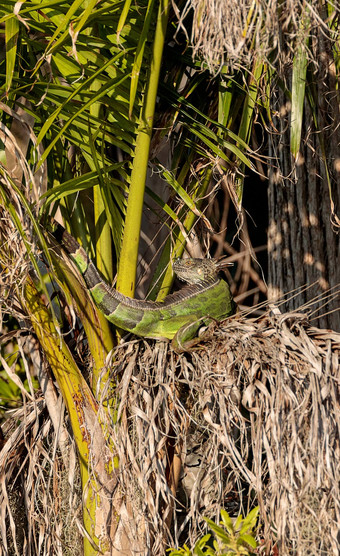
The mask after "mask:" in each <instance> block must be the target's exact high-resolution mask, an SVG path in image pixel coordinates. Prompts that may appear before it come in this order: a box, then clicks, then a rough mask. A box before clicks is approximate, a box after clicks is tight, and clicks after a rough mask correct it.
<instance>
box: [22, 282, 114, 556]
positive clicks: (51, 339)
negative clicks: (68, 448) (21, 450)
mask: <svg viewBox="0 0 340 556" xmlns="http://www.w3.org/2000/svg"><path fill="white" fill-rule="evenodd" d="M24 305H25V307H26V310H27V312H28V314H29V315H30V316H31V321H32V326H33V328H34V331H35V333H36V335H37V337H38V340H39V342H40V345H41V348H42V350H43V351H44V354H45V356H46V358H47V360H48V362H49V364H50V367H51V370H52V372H53V374H54V376H55V378H56V380H57V383H58V386H59V388H60V391H61V394H62V396H63V399H64V401H65V404H66V407H67V410H68V415H69V418H70V422H71V426H72V430H73V434H74V438H75V442H76V445H77V449H78V454H79V464H80V472H81V480H82V489H83V493H84V494H85V496H84V497H83V508H84V511H83V520H84V527H85V530H86V532H87V534H88V535H89V538H90V539H92V541H93V542H94V544H95V545H97V546H99V536H98V528H99V527H98V526H97V520H100V508H101V503H102V500H101V499H100V489H101V487H100V483H101V484H103V480H106V484H108V481H109V480H110V479H111V478H112V477H111V476H110V474H109V473H108V472H107V473H106V474H107V476H106V477H103V476H101V477H100V482H99V483H98V482H97V480H96V476H95V475H94V474H93V473H92V474H91V476H90V474H89V452H90V449H91V447H92V443H93V442H95V443H96V444H97V445H98V437H100V436H102V439H101V444H102V445H104V444H105V439H104V435H103V432H102V429H101V427H100V425H99V422H98V418H97V412H98V404H97V402H96V400H95V399H94V396H93V394H92V392H91V390H90V388H89V386H88V385H87V383H86V381H85V379H84V378H83V376H82V374H81V372H80V370H79V368H78V367H77V365H76V363H75V362H74V359H73V357H72V354H71V352H70V350H69V348H68V346H67V344H66V343H65V341H64V340H63V338H62V336H60V334H59V333H58V331H57V329H56V327H55V324H54V321H53V318H52V315H51V313H50V311H49V310H48V308H47V307H46V305H45V304H44V303H43V301H42V297H41V295H40V293H39V292H38V291H37V289H36V287H35V284H34V282H33V280H32V279H31V278H30V277H28V278H27V281H26V284H25V289H24ZM104 474H105V473H104ZM104 484H105V483H104ZM104 498H105V497H104ZM106 543H108V539H107V540H106V541H105V540H103V539H102V541H101V544H106ZM96 552H97V550H96V549H95V548H93V544H92V543H91V542H90V541H89V539H88V538H87V537H86V536H85V537H84V555H85V556H90V555H92V554H95V553H96Z"/></svg>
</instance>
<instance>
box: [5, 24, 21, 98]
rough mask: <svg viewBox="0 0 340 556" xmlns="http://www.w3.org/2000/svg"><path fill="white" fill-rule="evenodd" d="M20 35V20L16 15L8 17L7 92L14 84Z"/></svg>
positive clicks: (6, 30) (6, 38)
mask: <svg viewBox="0 0 340 556" xmlns="http://www.w3.org/2000/svg"><path fill="white" fill-rule="evenodd" d="M18 36H19V21H18V19H17V18H16V17H12V18H11V19H8V20H7V21H6V24H5V42H6V92H8V91H9V89H10V88H11V84H12V79H13V74H14V68H15V61H16V55H17V42H18Z"/></svg>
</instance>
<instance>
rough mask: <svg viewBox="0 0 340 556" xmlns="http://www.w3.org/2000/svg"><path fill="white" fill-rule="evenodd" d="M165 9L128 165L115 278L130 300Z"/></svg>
mask: <svg viewBox="0 0 340 556" xmlns="http://www.w3.org/2000/svg"><path fill="white" fill-rule="evenodd" d="M169 7H170V2H169V0H161V1H160V4H159V8H158V16H157V24H156V31H155V38H154V42H153V45H152V59H151V67H150V73H149V79H148V82H147V85H146V87H145V95H144V103H143V107H142V113H141V118H140V123H139V128H138V133H137V138H136V147H135V156H134V159H133V163H132V172H131V183H130V189H129V198H128V203H127V211H126V219H125V227H124V234H123V241H122V250H121V257H120V261H119V269H118V277H117V290H118V291H120V292H121V293H123V294H124V295H128V296H130V297H133V295H134V291H135V283H136V268H137V260H138V246H139V237H140V229H141V221H142V211H143V203H144V193H145V180H146V173H147V167H148V160H149V151H150V142H151V135H152V126H153V119H154V112H155V104H156V97H157V89H158V82H159V73H160V67H161V60H162V53H163V47H164V40H165V33H166V27H167V21H168V15H169Z"/></svg>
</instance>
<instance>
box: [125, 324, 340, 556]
mask: <svg viewBox="0 0 340 556" xmlns="http://www.w3.org/2000/svg"><path fill="white" fill-rule="evenodd" d="M339 349H340V334H337V333H335V332H332V331H329V330H319V329H316V328H312V327H310V326H309V325H308V324H307V322H306V321H305V316H304V315H303V314H285V315H269V314H268V315H267V316H265V317H262V318H261V319H247V318H245V317H243V316H241V315H238V316H236V317H235V318H233V319H232V320H231V321H230V322H228V323H227V324H225V325H224V326H223V327H221V328H216V329H215V332H214V337H212V339H211V341H210V342H207V343H204V344H203V347H202V349H199V350H197V351H193V352H192V353H191V354H183V355H180V356H177V355H175V354H174V353H173V352H172V351H171V350H170V349H169V348H167V346H166V344H162V343H158V344H156V345H155V346H153V347H152V348H151V347H150V345H149V344H148V343H146V342H144V343H143V342H139V343H138V344H134V347H133V348H132V346H131V347H130V349H129V348H128V350H127V351H126V348H120V349H118V351H117V357H118V358H119V359H120V360H121V363H120V364H119V363H117V367H116V369H117V373H119V374H120V373H122V380H121V383H120V384H121V385H120V390H121V404H120V410H119V414H120V417H121V423H122V429H123V430H122V429H117V432H118V434H116V435H115V443H116V448H117V450H118V453H119V457H120V461H121V464H122V468H121V469H122V473H121V482H122V485H123V487H124V490H125V492H126V495H127V496H129V497H131V500H132V503H133V504H135V511H136V512H137V513H138V514H139V515H140V514H143V515H144V516H145V517H146V521H147V523H148V530H149V534H150V538H153V543H152V544H153V549H152V550H151V553H153V554H159V553H160V547H161V545H162V536H163V535H164V529H165V521H167V519H166V516H167V512H168V511H169V509H171V508H173V505H172V495H171V492H170V490H169V487H168V484H169V479H167V473H168V472H167V469H168V468H169V465H168V461H167V459H168V457H170V458H171V454H173V451H174V446H175V445H176V444H177V447H178V448H179V457H180V458H181V460H182V463H183V469H182V477H183V480H182V481H181V483H180V485H179V489H178V491H177V498H178V499H179V501H177V503H176V508H175V511H174V515H173V522H172V528H171V531H172V535H170V538H169V541H170V544H171V543H174V542H175V539H177V540H178V539H179V537H180V538H181V542H183V541H184V540H186V542H188V543H190V542H193V541H194V539H196V538H197V536H199V535H200V534H202V530H201V528H202V520H201V519H200V517H201V516H202V515H203V516H212V517H216V516H217V515H218V512H219V508H220V506H221V505H223V506H224V507H226V508H227V509H228V510H229V511H230V513H231V514H232V515H235V516H236V515H237V513H238V511H239V508H240V507H241V510H243V512H244V513H245V512H246V511H247V510H248V509H249V504H250V502H251V499H252V502H253V504H255V503H259V505H260V509H261V519H262V525H263V529H262V537H263V539H264V543H265V545H266V546H267V547H268V548H269V549H270V547H273V545H274V543H277V545H278V547H279V553H280V555H285V554H287V555H288V554H289V555H291V554H332V553H334V554H336V553H337V552H336V551H337V540H336V538H337V535H338V534H339V523H340V511H339V500H340V492H339V487H340V464H339V461H340V460H339V456H340V453H339V428H340V406H339V378H340V367H339ZM169 446H170V449H169ZM169 453H170V456H169ZM195 472H196V473H195ZM190 475H191V479H190ZM137 493H138V494H137ZM150 546H151V545H150Z"/></svg>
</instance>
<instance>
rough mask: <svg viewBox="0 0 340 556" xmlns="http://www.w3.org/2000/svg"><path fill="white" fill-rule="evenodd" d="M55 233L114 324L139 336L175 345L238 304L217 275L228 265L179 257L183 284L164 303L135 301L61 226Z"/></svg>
mask: <svg viewBox="0 0 340 556" xmlns="http://www.w3.org/2000/svg"><path fill="white" fill-rule="evenodd" d="M56 226H57V227H56V229H55V230H54V232H53V236H54V238H55V239H56V240H57V242H58V244H60V245H62V247H64V249H65V250H66V252H67V254H68V255H69V256H70V258H71V259H72V260H73V261H74V263H75V264H76V266H77V268H78V270H79V271H80V273H81V274H82V276H83V278H84V280H85V283H86V286H87V288H88V289H89V291H90V293H91V295H92V298H93V300H94V302H95V304H96V306H97V307H98V308H99V309H100V311H102V312H103V313H104V315H105V317H106V318H107V319H108V320H109V321H110V322H112V323H113V324H114V325H115V326H117V327H119V328H122V329H123V330H126V331H128V332H132V333H133V334H136V335H137V336H142V337H145V338H155V339H164V338H168V339H173V338H174V347H175V348H180V349H182V348H184V349H185V348H186V347H187V346H186V345H185V343H186V342H188V341H189V340H192V339H193V338H195V336H197V334H198V331H199V329H200V327H202V325H207V324H209V322H211V321H212V320H222V319H224V318H226V317H228V316H229V315H232V314H233V313H235V310H236V305H235V302H234V300H233V298H232V295H231V293H230V289H229V286H228V284H227V283H226V282H225V281H224V280H223V279H221V278H220V277H219V276H218V272H219V269H220V268H221V267H223V266H226V265H225V264H223V263H218V262H217V261H216V260H214V259H183V260H181V259H178V260H177V261H175V262H174V264H173V269H174V272H175V274H176V275H177V276H178V278H179V279H181V280H183V281H185V282H187V283H188V284H189V285H186V286H185V287H184V288H183V289H181V290H180V291H178V292H176V293H173V294H171V295H168V296H167V297H166V298H165V299H164V301H163V302H154V301H139V300H136V299H132V298H131V297H127V296H125V295H123V294H121V293H119V292H118V291H117V290H115V289H113V288H111V287H110V286H109V285H108V284H107V283H106V282H104V281H103V279H102V278H101V276H100V274H99V272H98V270H97V269H96V267H95V265H94V264H93V262H92V261H91V259H90V258H89V257H88V255H87V254H86V251H85V250H84V249H83V248H82V247H81V246H80V245H79V244H78V242H77V241H76V240H75V239H74V238H73V237H72V236H71V235H70V234H69V233H68V232H67V231H66V230H65V229H64V228H63V227H62V226H61V225H60V224H57V225H56Z"/></svg>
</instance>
